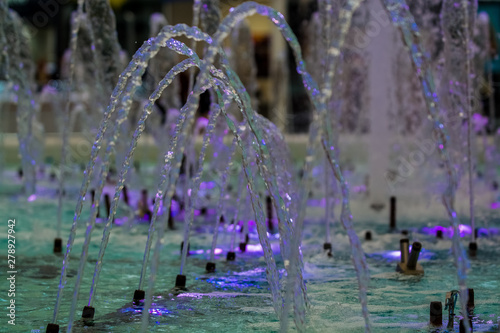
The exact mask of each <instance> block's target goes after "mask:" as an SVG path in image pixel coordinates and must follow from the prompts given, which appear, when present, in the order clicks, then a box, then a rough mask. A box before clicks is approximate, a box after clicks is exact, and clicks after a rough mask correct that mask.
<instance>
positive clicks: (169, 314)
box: [0, 167, 500, 332]
mask: <svg viewBox="0 0 500 333" xmlns="http://www.w3.org/2000/svg"><path fill="white" fill-rule="evenodd" d="M144 169H147V168H146V167H144ZM11 172H12V173H14V172H13V171H11ZM15 178H16V177H15V175H14V174H12V177H11V179H15ZM351 180H352V182H353V187H355V185H356V183H357V182H360V181H361V180H362V179H361V177H358V178H356V177H355V176H354V175H353V176H352V178H351ZM76 184H77V183H76V182H75V183H74V184H73V185H75V189H76ZM20 186H21V183H20V182H19V181H12V182H11V184H10V186H9V187H4V189H6V188H10V189H11V190H10V191H7V190H4V192H3V193H2V194H1V195H2V197H3V200H2V205H0V215H1V216H3V217H5V218H15V219H16V227H15V230H16V242H17V243H16V245H17V247H16V265H17V269H18V274H17V276H16V278H17V282H16V288H17V290H16V305H17V307H16V326H15V327H14V328H9V332H26V331H29V330H36V329H39V330H41V331H43V330H44V329H45V327H46V325H47V323H48V322H49V320H48V318H49V317H50V314H51V312H52V306H53V304H52V302H53V299H54V298H55V297H56V289H55V288H54V286H55V285H56V284H57V282H58V279H59V276H60V264H61V259H62V256H61V255H56V254H54V253H53V251H52V245H53V242H52V241H53V238H54V236H55V232H54V230H53V229H51V228H50V226H53V224H54V208H55V203H56V196H55V189H54V188H51V185H50V182H49V181H45V182H43V181H41V182H40V186H45V188H46V191H45V192H44V191H39V194H38V196H37V197H36V199H32V200H31V201H29V202H27V201H26V198H25V197H22V196H17V195H13V194H12V192H17V191H16V189H19V188H20ZM52 186H53V187H54V185H52ZM360 187H362V186H360ZM70 188H71V187H70ZM5 192H10V194H9V193H5ZM204 194H205V193H204ZM131 197H133V195H131ZM492 199H495V197H492V196H491V195H490V193H488V195H487V196H486V195H484V196H479V198H478V202H479V208H478V216H480V218H478V222H479V223H480V225H481V229H480V230H479V238H478V242H479V244H480V250H479V252H478V256H477V257H476V258H473V259H471V261H470V264H471V269H470V271H469V275H468V279H467V280H468V286H469V287H470V288H473V289H474V292H475V309H474V315H473V327H474V332H497V330H498V320H500V294H499V293H498V292H497V291H498V290H499V289H500V280H499V279H498V276H499V274H500V264H499V261H498V256H499V255H500V246H499V244H500V241H499V240H500V217H499V215H498V213H497V210H496V209H492V208H491V207H490V204H491V200H492ZM133 200H134V199H133V198H131V201H132V202H133ZM457 200H458V203H461V204H464V205H465V203H466V200H467V196H466V195H465V193H460V192H459V194H458V197H457ZM369 202H370V201H369V197H368V196H367V195H366V193H363V192H361V193H354V194H353V202H352V206H353V211H354V212H355V213H354V214H355V218H356V221H358V222H357V223H356V225H355V230H356V232H357V233H358V234H360V235H364V233H365V231H367V230H370V231H371V232H372V240H371V241H368V240H363V241H362V246H363V250H364V251H365V253H366V256H367V262H368V265H369V269H370V275H371V280H370V284H369V292H368V302H369V303H368V304H369V309H370V317H371V320H372V327H373V330H374V331H376V332H382V331H383V332H430V331H435V328H433V329H431V328H430V326H429V304H430V302H432V301H441V302H443V307H444V302H445V297H446V292H449V291H451V290H453V289H456V288H457V282H456V277H455V273H454V272H455V270H456V268H455V266H454V263H453V259H452V257H451V256H450V246H451V241H450V234H449V230H448V228H447V225H448V224H447V220H446V216H445V215H444V214H443V212H442V209H441V207H440V204H439V203H434V204H429V202H428V201H427V200H426V199H425V198H422V197H420V196H418V195H411V194H409V195H407V196H406V198H405V196H404V195H403V196H401V197H400V198H399V199H398V222H397V227H398V229H399V230H407V231H408V235H407V236H405V235H402V234H401V233H400V232H388V209H387V208H386V209H383V210H382V211H380V212H375V211H373V210H372V209H370V208H368V207H369ZM174 206H175V205H174ZM458 206H459V207H460V205H458ZM207 207H208V209H207V215H205V216H203V215H199V214H196V218H195V224H194V229H195V235H194V236H193V237H192V238H191V239H190V242H191V243H190V253H191V255H190V257H189V259H188V260H187V266H186V268H185V271H186V273H185V274H186V276H187V285H186V287H187V290H186V291H183V292H179V291H175V290H174V289H173V286H174V281H175V277H176V275H177V273H178V266H179V264H180V251H179V244H180V242H181V241H182V238H183V236H182V228H181V224H182V213H180V214H181V215H176V211H175V210H174V213H173V215H174V220H175V223H176V226H177V230H174V231H169V232H167V234H166V236H165V237H166V242H165V246H164V248H163V250H162V259H161V264H160V268H159V272H158V277H157V282H156V285H157V289H156V292H155V293H154V300H153V305H152V308H151V309H150V313H151V317H150V324H149V330H150V331H151V332H173V331H179V330H182V331H185V332H201V331H206V332H212V331H227V332H229V331H231V332H237V331H255V332H272V331H278V330H279V321H278V320H277V319H276V315H275V313H274V310H273V305H272V300H271V297H270V293H269V284H268V282H267V280H266V274H265V262H264V260H263V258H262V248H261V246H260V244H259V240H258V235H257V233H256V231H255V225H254V224H253V223H252V222H250V224H249V228H250V242H249V245H248V247H247V251H246V252H244V253H243V252H241V251H240V250H238V249H236V250H235V251H236V260H235V261H234V262H227V261H226V258H225V257H226V253H227V251H228V247H229V243H230V237H231V236H230V235H231V230H230V229H231V228H230V227H229V228H228V229H229V230H225V231H224V229H223V227H222V225H221V226H220V228H221V229H220V235H219V242H218V246H217V250H216V255H215V260H216V263H217V270H216V272H215V273H207V272H206V271H205V264H206V262H207V260H208V259H209V257H210V255H209V251H210V247H211V241H212V234H213V227H212V225H213V220H214V219H215V215H214V212H215V209H214V208H215V207H213V205H211V204H210V203H209V202H207ZM103 211H104V207H101V213H102V212H103ZM323 211H324V198H323V197H322V195H321V193H316V194H314V195H313V196H312V197H311V198H310V199H309V201H308V214H307V216H308V217H307V218H306V221H305V229H304V238H303V246H302V251H303V255H304V262H305V266H304V279H305V281H306V285H307V292H308V297H309V299H310V307H309V309H308V310H307V322H306V323H307V326H306V327H307V328H306V332H324V331H334V332H363V331H364V321H363V318H362V316H361V308H360V304H359V301H358V296H357V295H358V294H357V280H356V274H355V271H354V268H353V266H352V261H351V258H350V250H349V246H348V239H347V237H346V235H345V233H344V231H343V230H342V229H341V228H340V227H339V225H338V223H336V224H334V226H333V229H332V236H331V237H332V239H331V242H332V253H333V256H332V257H329V256H328V255H327V254H326V252H324V251H323V250H322V249H321V246H320V244H322V243H323V240H324V222H323ZM465 212H466V210H465V209H464V213H465ZM63 213H64V217H65V219H63V220H64V221H70V220H71V216H72V213H73V207H72V205H70V204H66V205H65V206H64V209H63ZM118 215H120V214H118ZM86 218H87V217H86V216H83V217H82V219H83V220H85V219H86ZM118 219H119V218H118ZM65 223H66V222H65ZM119 223H121V222H119ZM100 224H101V223H97V225H96V227H95V229H96V230H95V232H98V233H99V232H100V231H102V230H101V229H102V227H101V226H100ZM439 225H440V226H443V230H444V231H445V232H444V238H443V239H437V238H436V235H435V234H436V226H439ZM64 227H65V228H68V227H69V225H64ZM461 232H462V236H463V241H464V242H466V240H467V239H468V238H469V237H470V228H467V226H465V225H464V226H463V227H462V228H461ZM147 234H148V224H147V223H144V222H142V223H134V224H133V225H128V224H127V223H124V224H123V225H117V226H115V231H114V233H113V234H112V236H111V239H110V242H109V245H108V246H109V248H108V255H107V257H106V258H105V264H104V265H103V271H102V274H101V276H102V279H101V284H100V285H99V291H98V294H97V297H96V300H95V303H94V306H95V308H96V309H97V313H96V317H95V321H94V323H93V326H89V327H85V329H84V324H83V323H82V322H81V320H77V321H76V322H75V326H74V330H75V331H85V332H137V331H138V330H139V329H140V326H141V311H140V308H138V307H136V306H134V305H133V304H132V302H131V301H132V299H131V297H132V294H133V292H134V290H135V289H136V284H137V280H138V278H139V275H140V269H141V264H142V255H143V251H144V249H143V247H144V243H145V241H146V238H147ZM238 237H239V236H238ZM403 237H408V238H409V239H410V241H411V242H413V241H420V242H421V243H422V244H423V250H422V251H421V254H420V260H419V262H420V263H421V265H422V266H423V267H424V270H425V275H424V276H418V277H415V276H404V275H400V274H399V273H396V272H395V267H396V264H397V262H398V261H399V240H400V239H401V238H403ZM83 238H84V237H83V235H79V236H78V237H77V239H76V240H75V248H74V251H73V253H79V252H80V248H81V246H82V243H83ZM271 239H272V241H271V243H272V248H273V252H274V253H275V254H276V255H277V264H278V266H280V265H282V264H283V263H282V262H280V261H281V260H282V259H281V257H280V256H279V242H278V239H277V238H274V237H271ZM0 246H2V247H6V246H7V242H6V240H5V239H2V240H1V243H0ZM98 251H99V240H98V239H97V237H96V239H95V240H94V241H93V242H92V244H91V246H90V250H89V258H88V261H87V263H86V266H87V269H86V271H87V272H90V273H91V272H92V268H93V266H94V263H95V258H96V256H97V253H98ZM77 259H78V258H77V257H76V255H75V257H74V258H72V260H71V261H70V266H69V271H68V284H70V285H71V284H72V283H74V279H75V275H76V270H77V267H78V260H77ZM90 273H88V274H87V275H86V279H84V280H83V283H82V289H83V290H88V288H89V287H90V280H91V279H90V277H91V276H90ZM279 273H280V275H281V274H284V271H283V270H281V271H280V272H279ZM70 301H71V299H70V297H68V298H66V299H64V300H63V302H62V305H61V309H62V310H61V314H60V316H61V317H60V318H61V321H60V325H61V327H63V328H64V327H65V320H66V319H65V318H67V316H68V314H69V308H70V305H71V302H70ZM457 307H458V305H457ZM446 313H447V311H444V312H443V330H442V331H443V332H444V328H445V327H446V325H447V315H446ZM456 313H457V314H459V310H457V311H456ZM458 326H459V322H458V317H457V318H456V319H455V325H454V327H455V331H458Z"/></svg>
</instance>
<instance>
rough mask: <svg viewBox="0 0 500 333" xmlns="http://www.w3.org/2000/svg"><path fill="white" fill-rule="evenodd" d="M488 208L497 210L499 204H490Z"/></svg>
mask: <svg viewBox="0 0 500 333" xmlns="http://www.w3.org/2000/svg"><path fill="white" fill-rule="evenodd" d="M490 207H491V209H498V208H500V202H492V203H491V206H490Z"/></svg>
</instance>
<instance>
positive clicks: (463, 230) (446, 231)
mask: <svg viewBox="0 0 500 333" xmlns="http://www.w3.org/2000/svg"><path fill="white" fill-rule="evenodd" d="M438 230H441V231H442V232H443V236H444V237H449V238H451V237H453V228H452V227H442V226H439V225H438V226H434V227H425V228H422V232H423V233H424V234H427V235H433V236H435V235H436V233H437V231H438ZM458 231H459V232H460V237H464V236H466V235H470V234H472V228H471V226H469V225H466V224H460V225H459V226H458Z"/></svg>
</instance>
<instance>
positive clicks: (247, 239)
mask: <svg viewBox="0 0 500 333" xmlns="http://www.w3.org/2000/svg"><path fill="white" fill-rule="evenodd" d="M245 243H247V244H248V243H250V236H248V234H246V235H245Z"/></svg>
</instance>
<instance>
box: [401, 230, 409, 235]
mask: <svg viewBox="0 0 500 333" xmlns="http://www.w3.org/2000/svg"><path fill="white" fill-rule="evenodd" d="M408 234H409V232H408V230H406V229H405V230H401V235H403V236H408Z"/></svg>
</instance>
